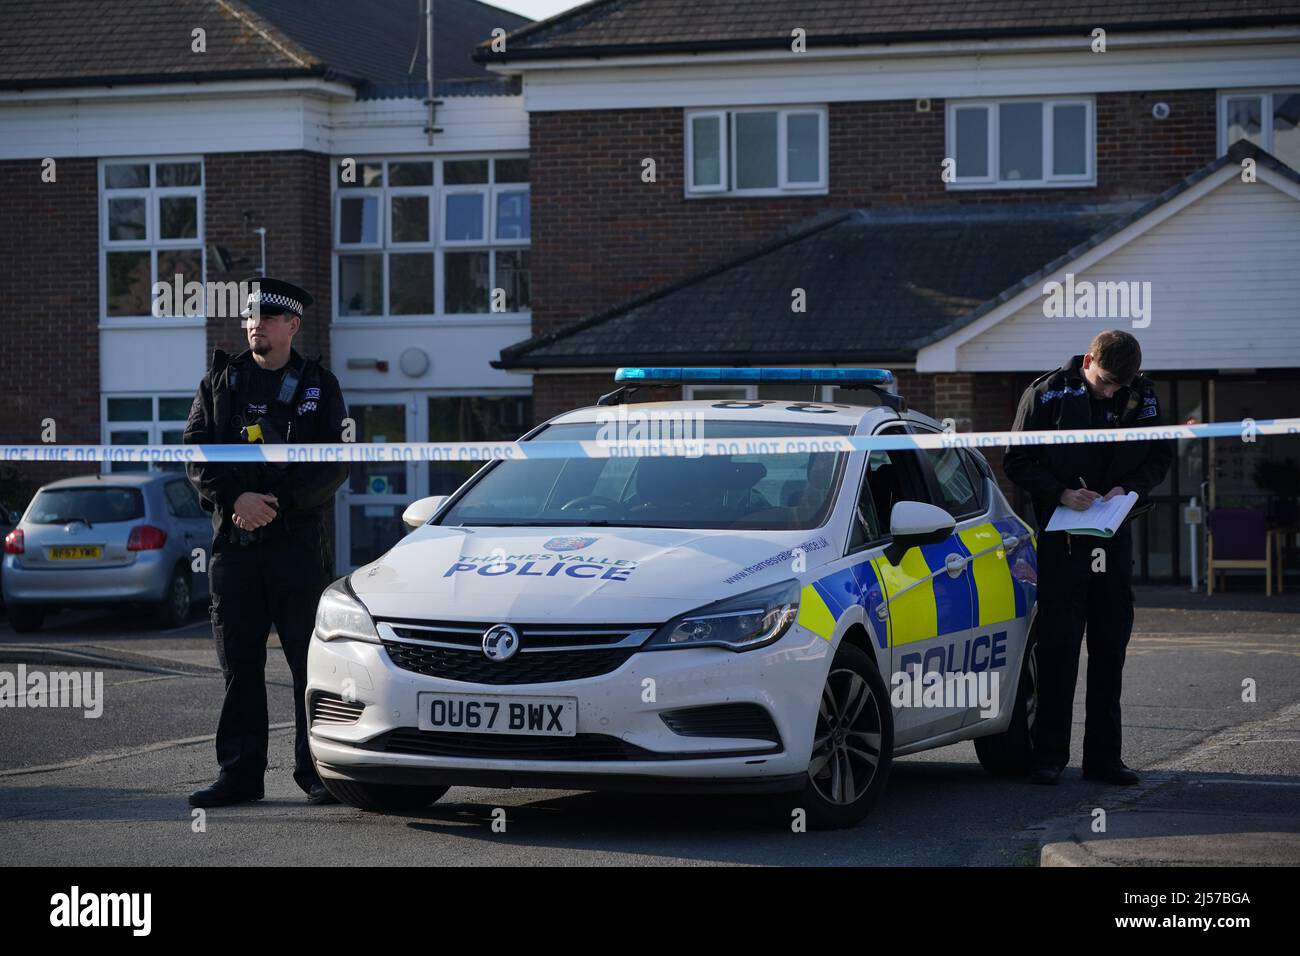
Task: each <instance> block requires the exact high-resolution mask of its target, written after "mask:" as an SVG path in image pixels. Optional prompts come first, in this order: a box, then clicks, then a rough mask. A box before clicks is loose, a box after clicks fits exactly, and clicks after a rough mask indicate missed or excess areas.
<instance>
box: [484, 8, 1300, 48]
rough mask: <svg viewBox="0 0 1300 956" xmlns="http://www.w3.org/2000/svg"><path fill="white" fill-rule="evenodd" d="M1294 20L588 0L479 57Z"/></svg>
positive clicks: (1235, 13) (1264, 13)
mask: <svg viewBox="0 0 1300 956" xmlns="http://www.w3.org/2000/svg"><path fill="white" fill-rule="evenodd" d="M1296 22H1300V3H1298V2H1296V0H1034V2H1032V3H1031V2H1026V0H967V2H964V3H954V2H952V0H874V2H871V0H865V2H864V0H594V2H592V3H586V4H583V5H582V6H579V7H576V8H574V9H572V10H568V11H565V12H563V13H560V14H558V15H556V16H554V17H551V18H549V19H547V20H541V21H539V22H537V23H535V24H533V25H532V26H529V27H525V28H523V29H521V30H517V31H516V32H515V33H513V34H511V35H510V37H509V38H508V40H507V46H506V52H505V53H503V54H502V53H495V54H494V53H492V52H490V51H489V50H486V49H482V48H480V50H479V52H478V53H476V54H475V56H476V57H478V58H482V59H485V60H489V61H491V60H518V59H529V58H539V57H544V56H562V55H563V56H569V55H598V54H601V53H603V54H605V55H609V54H611V53H614V52H629V53H631V52H636V51H639V50H640V51H650V50H663V51H668V50H674V49H675V50H696V51H699V50H707V49H728V48H731V49H745V48H761V47H785V48H787V49H788V48H789V44H790V35H791V34H790V31H791V30H792V29H794V28H795V27H802V28H803V29H804V30H805V31H807V41H808V46H809V48H812V47H814V46H818V45H826V46H832V45H840V44H845V43H849V44H858V43H883V42H898V41H901V40H908V39H926V38H929V39H935V38H948V37H953V38H955V37H994V36H1038V35H1050V34H1064V33H1078V34H1079V35H1080V36H1081V37H1082V38H1085V40H1086V39H1087V38H1089V36H1090V34H1091V31H1092V30H1093V29H1094V28H1095V27H1104V28H1106V29H1107V30H1113V31H1123V30H1138V29H1162V28H1174V27H1188V26H1229V25H1250V24H1261V25H1262V24H1269V23H1296Z"/></svg>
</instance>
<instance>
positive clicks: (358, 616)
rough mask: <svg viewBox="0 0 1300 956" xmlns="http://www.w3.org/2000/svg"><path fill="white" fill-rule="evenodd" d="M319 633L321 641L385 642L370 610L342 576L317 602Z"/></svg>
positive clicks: (317, 632) (317, 631) (317, 633)
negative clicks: (371, 616)
mask: <svg viewBox="0 0 1300 956" xmlns="http://www.w3.org/2000/svg"><path fill="white" fill-rule="evenodd" d="M316 636H317V637H319V638H320V639H321V640H322V641H335V640H347V641H366V642H368V643H370V644H381V643H383V642H382V641H380V639H379V634H378V632H377V631H376V630H375V622H374V621H372V620H371V619H370V612H369V611H367V610H366V609H365V606H364V605H363V604H362V603H361V602H360V601H358V600H357V598H356V595H354V594H353V593H352V589H351V588H350V587H348V579H347V578H339V579H338V580H337V581H335V582H334V583H333V584H331V585H330V586H329V587H327V588H326V589H325V593H324V594H322V595H321V596H320V603H319V604H317V605H316Z"/></svg>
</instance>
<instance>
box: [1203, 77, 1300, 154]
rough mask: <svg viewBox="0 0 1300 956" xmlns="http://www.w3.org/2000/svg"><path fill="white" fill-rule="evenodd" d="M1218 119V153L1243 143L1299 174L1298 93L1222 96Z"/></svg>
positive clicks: (1299, 94)
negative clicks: (1271, 156) (1264, 150)
mask: <svg viewBox="0 0 1300 956" xmlns="http://www.w3.org/2000/svg"><path fill="white" fill-rule="evenodd" d="M1219 115H1220V130H1221V131H1222V133H1223V137H1222V142H1221V144H1220V146H1221V149H1220V151H1221V152H1222V151H1225V150H1227V148H1228V147H1229V146H1231V145H1232V144H1233V143H1235V142H1236V141H1237V140H1239V139H1245V140H1249V141H1250V142H1252V143H1254V144H1255V145H1256V146H1259V147H1260V148H1261V149H1266V150H1268V151H1269V152H1270V153H1272V154H1273V155H1274V156H1276V157H1277V158H1278V159H1280V160H1282V162H1284V163H1286V164H1287V165H1288V166H1290V167H1291V168H1292V169H1295V170H1300V90H1272V91H1264V92H1258V93H1225V94H1223V95H1222V96H1221V97H1220V108H1219Z"/></svg>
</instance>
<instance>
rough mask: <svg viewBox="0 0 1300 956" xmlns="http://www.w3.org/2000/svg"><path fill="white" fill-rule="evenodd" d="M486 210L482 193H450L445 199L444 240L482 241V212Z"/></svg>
mask: <svg viewBox="0 0 1300 956" xmlns="http://www.w3.org/2000/svg"><path fill="white" fill-rule="evenodd" d="M485 208H487V207H486V206H485V204H484V202H483V194H482V193H452V194H451V195H449V196H448V197H447V233H446V238H447V239H451V240H456V239H470V240H473V239H482V238H483V210H484V209H485Z"/></svg>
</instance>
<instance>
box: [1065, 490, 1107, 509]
mask: <svg viewBox="0 0 1300 956" xmlns="http://www.w3.org/2000/svg"><path fill="white" fill-rule="evenodd" d="M1100 497H1101V495H1099V494H1097V492H1095V491H1090V490H1089V489H1087V488H1066V489H1065V490H1064V491H1062V492H1061V504H1063V505H1065V506H1066V507H1067V508H1073V509H1074V510H1075V511H1087V510H1088V509H1089V508H1091V507H1092V503H1093V502H1094V501H1096V500H1097V499H1098V498H1100Z"/></svg>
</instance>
